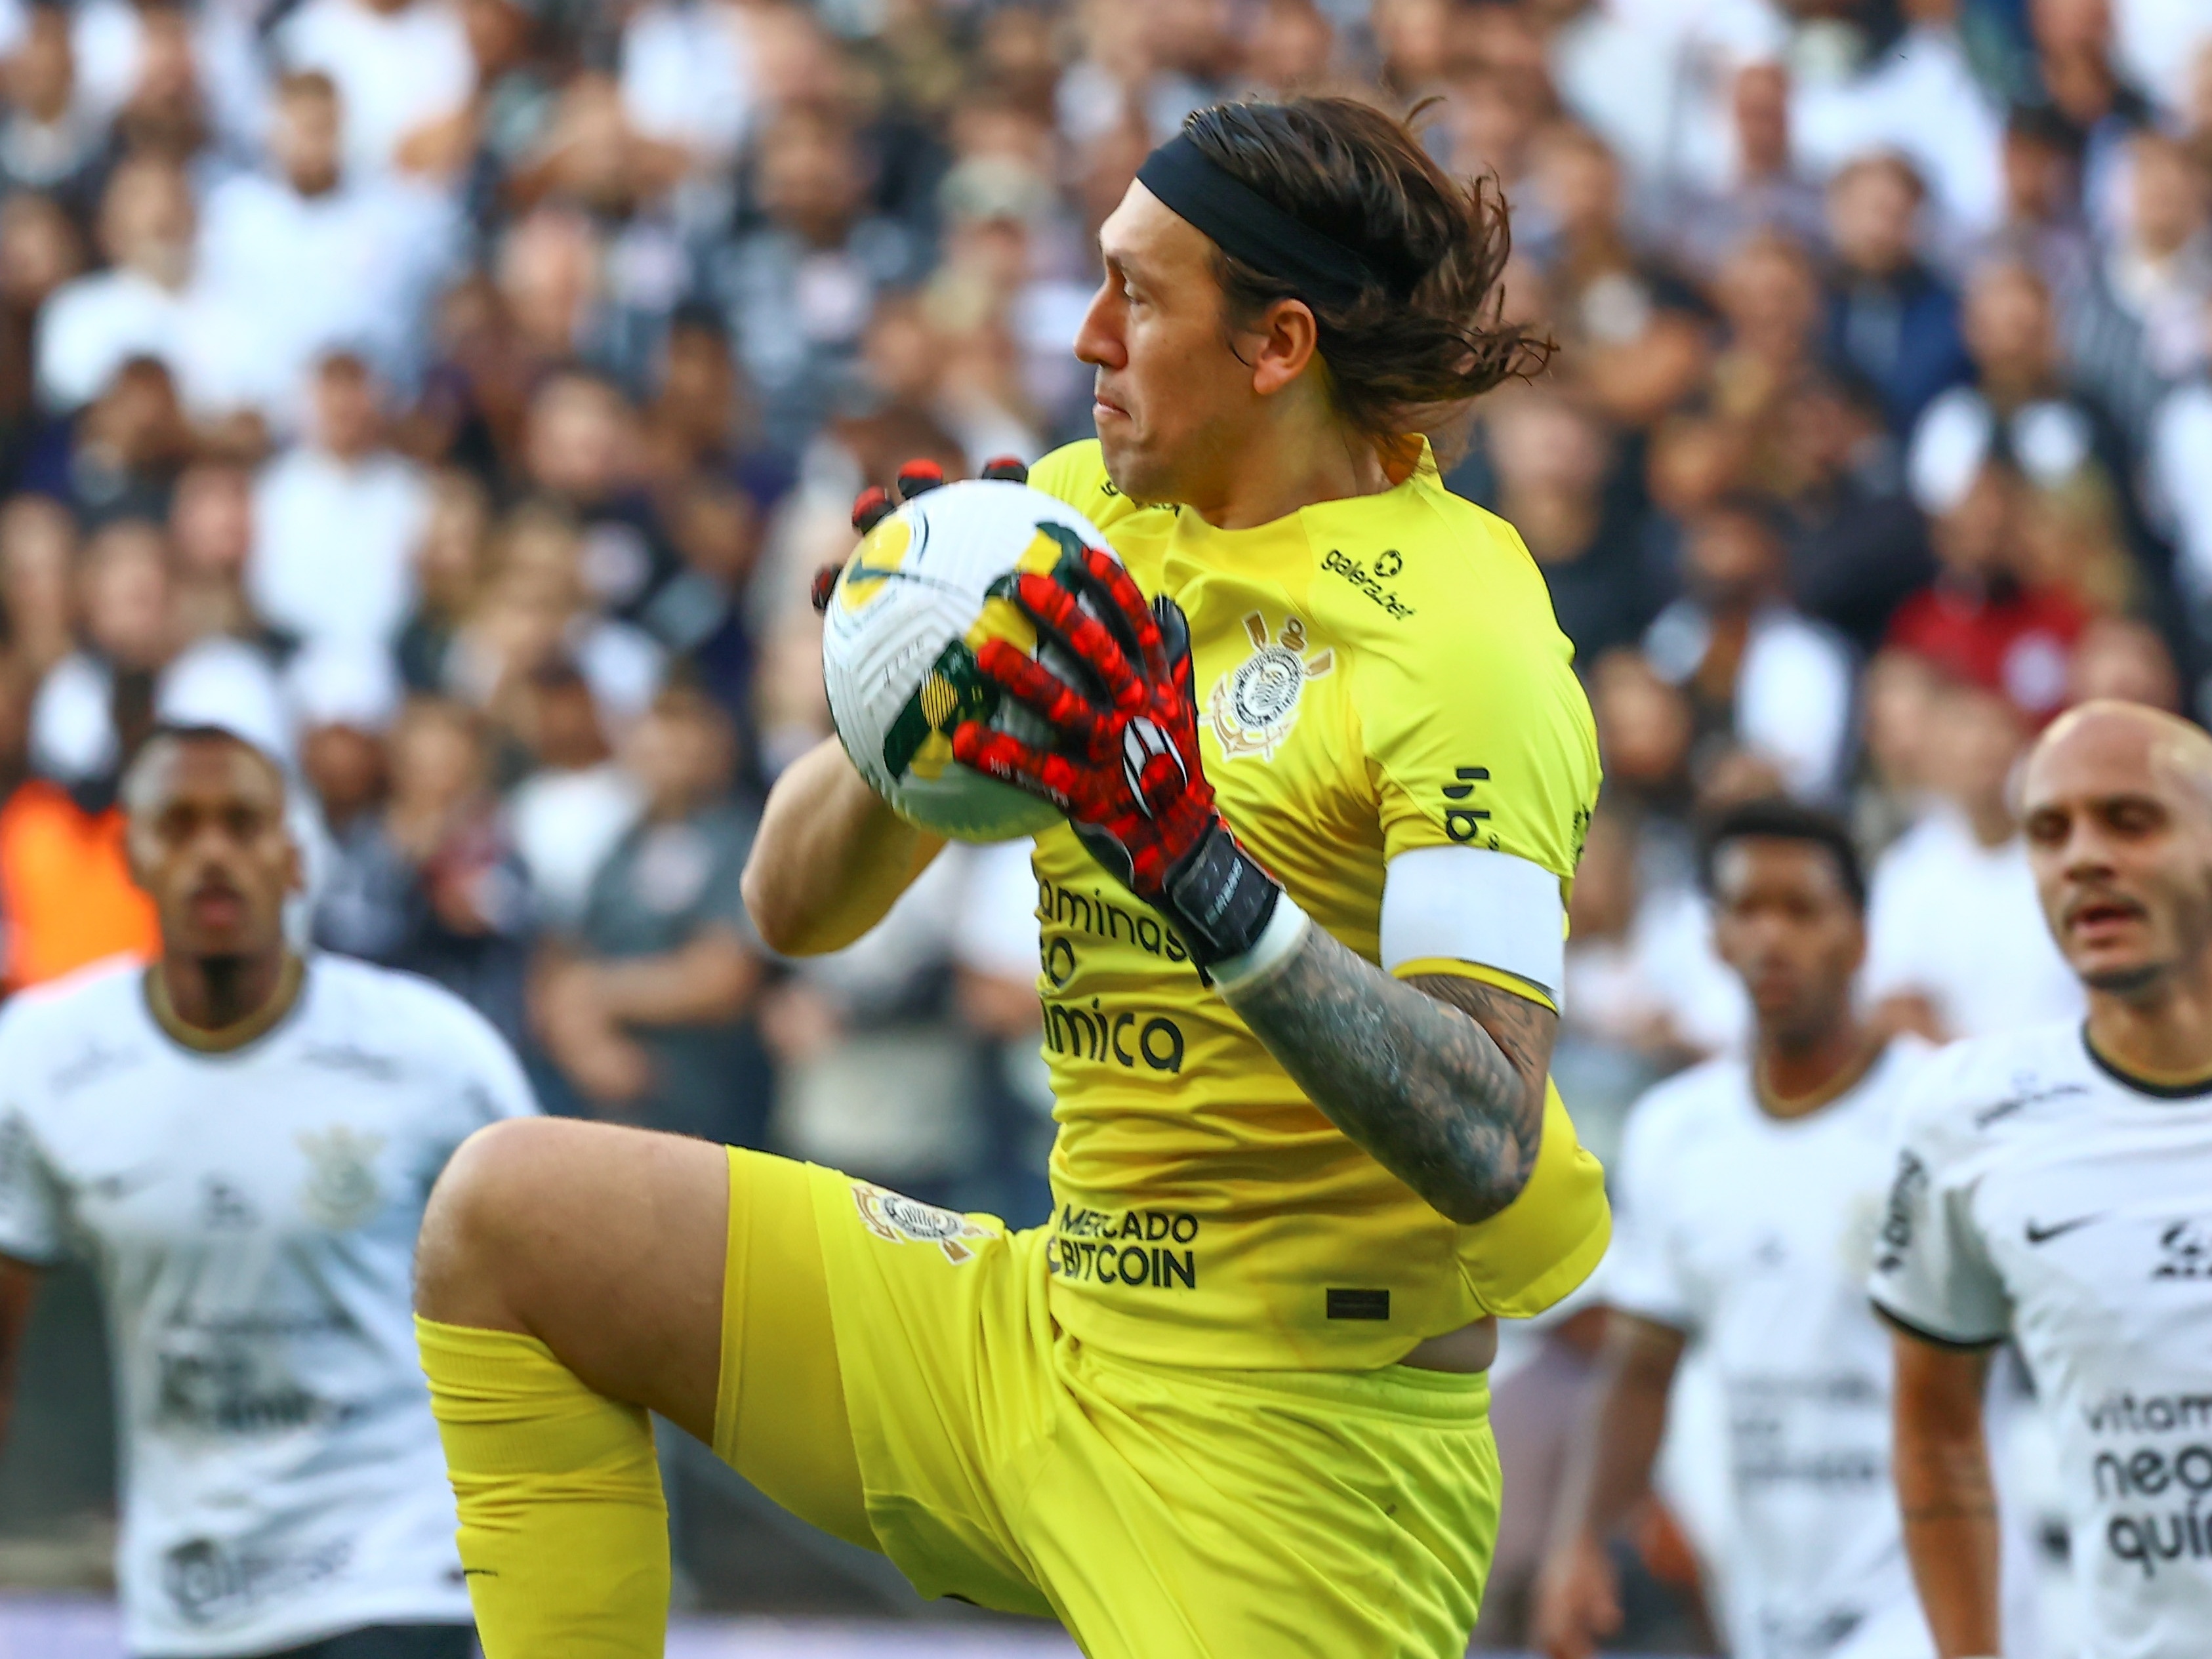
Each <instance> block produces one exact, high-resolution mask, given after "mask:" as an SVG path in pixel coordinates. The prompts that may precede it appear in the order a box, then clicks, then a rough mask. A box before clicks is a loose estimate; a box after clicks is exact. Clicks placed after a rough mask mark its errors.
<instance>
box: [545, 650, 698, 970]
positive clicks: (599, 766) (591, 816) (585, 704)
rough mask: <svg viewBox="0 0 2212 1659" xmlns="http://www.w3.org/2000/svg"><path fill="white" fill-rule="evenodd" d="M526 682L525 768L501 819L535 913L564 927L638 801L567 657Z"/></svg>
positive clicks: (587, 687)
mask: <svg viewBox="0 0 2212 1659" xmlns="http://www.w3.org/2000/svg"><path fill="white" fill-rule="evenodd" d="M527 688H528V689H527V695H526V696H525V698H524V699H523V701H522V703H521V706H520V714H521V720H520V731H519V733H518V735H519V736H520V738H521V740H522V748H523V750H524V752H525V753H526V756H527V758H528V763H529V766H530V770H529V771H528V773H527V774H526V775H525V776H524V777H523V779H522V781H520V783H518V784H516V785H515V786H514V787H513V789H512V790H511V791H509V792H508V794H507V824H508V827H509V829H510V830H511V831H512V832H513V836H514V848H515V851H516V853H517V854H519V855H520V857H521V860H522V865H523V868H524V869H525V870H526V871H527V872H529V875H530V890H531V892H532V895H533V896H535V898H536V900H537V902H538V915H539V916H540V918H541V919H542V920H543V921H544V923H545V925H546V926H547V927H551V928H555V929H557V930H561V931H564V932H565V931H569V930H573V929H574V927H576V925H577V923H578V921H580V918H581V917H582V915H583V914H584V905H585V901H586V898H587V897H588V896H589V894H590V890H591V886H592V878H593V877H594V876H596V875H597V874H598V872H599V866H600V865H601V864H603V863H604V862H605V860H606V857H607V855H608V854H610V853H611V852H612V851H613V850H614V847H615V843H616V842H618V841H620V840H621V839H622V837H623V833H624V832H625V831H627V830H628V829H629V827H630V825H631V824H632V823H635V821H636V819H637V817H638V814H639V812H640V811H642V810H643V807H644V799H643V797H642V795H641V792H640V787H639V784H638V781H637V779H636V777H635V775H634V774H633V773H632V772H631V770H630V769H627V768H625V767H623V766H622V765H620V764H619V763H617V761H616V759H615V756H614V750H613V748H612V746H611V744H609V743H608V741H607V734H606V724H605V721H604V720H601V719H600V717H599V703H598V702H597V700H596V699H595V698H593V696H592V685H591V682H590V681H589V680H587V679H586V678H584V677H583V675H582V674H581V673H580V672H578V671H577V670H576V667H575V665H574V664H573V663H568V662H562V661H555V662H550V663H547V664H545V665H544V666H542V667H540V668H538V669H536V670H534V671H532V673H531V675H530V677H529V679H528V682H527ZM633 742H635V738H633ZM664 747H665V745H664Z"/></svg>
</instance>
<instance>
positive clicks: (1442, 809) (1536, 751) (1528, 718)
mask: <svg viewBox="0 0 2212 1659" xmlns="http://www.w3.org/2000/svg"><path fill="white" fill-rule="evenodd" d="M1467 511H1468V513H1469V514H1470V515H1471V520H1472V521H1471V524H1470V525H1469V526H1468V541H1469V542H1470V543H1472V545H1471V546H1470V547H1469V548H1468V554H1469V556H1467V557H1464V558H1460V559H1454V560H1450V561H1445V560H1442V559H1429V558H1425V559H1424V567H1425V568H1423V569H1422V571H1421V573H1420V574H1421V576H1422V578H1423V580H1422V581H1421V584H1420V588H1419V590H1418V591H1419V595H1420V598H1419V606H1418V611H1417V615H1416V617H1415V619H1414V622H1413V624H1410V625H1408V626H1407V627H1405V628H1403V629H1395V630H1392V632H1391V633H1390V634H1389V635H1388V636H1387V639H1386V640H1385V641H1383V642H1382V643H1383V645H1384V647H1385V648H1383V649H1380V650H1378V651H1376V653H1373V655H1372V656H1371V657H1370V658H1369V659H1367V660H1365V661H1364V662H1363V663H1362V665H1361V670H1360V678H1359V682H1358V686H1357V689H1356V690H1355V692H1354V701H1355V706H1356V708H1357V709H1358V718H1359V721H1360V726H1361V729H1362V732H1363V735H1364V746H1365V749H1366V753H1367V766H1368V771H1369V775H1370V779H1371V781H1372V782H1373V785H1374V787H1375V793H1376V799H1377V800H1378V801H1379V803H1380V805H1381V810H1382V826H1383V857H1384V858H1385V859H1386V860H1387V859H1391V858H1395V857H1396V856H1397V855H1398V854H1401V853H1402V852H1406V851H1407V850H1409V849H1410V848H1417V847H1452V846H1472V847H1480V848H1488V849H1490V850H1491V851H1492V852H1501V853H1507V854H1512V855H1513V856H1514V857H1516V858H1522V859H1527V860H1529V861H1530V862H1532V863H1534V864H1538V865H1541V866H1543V867H1544V868H1545V869H1547V870H1549V871H1550V872H1552V873H1553V874H1554V875H1556V876H1557V877H1559V883H1560V888H1561V891H1562V895H1563V896H1564V894H1565V890H1567V888H1568V886H1569V885H1570V884H1571V882H1572V880H1573V878H1574V871H1575V862H1576V860H1577V859H1579V858H1580V857H1581V856H1582V843H1583V835H1584V834H1585V832H1587V830H1588V829H1589V816H1590V810H1591V808H1592V807H1593V806H1594V805H1595V804H1596V800H1597V786H1598V757H1597V730H1596V726H1595V722H1594V721H1593V720H1591V717H1590V708H1589V699H1588V698H1586V697H1585V696H1583V689H1582V684H1581V682H1580V681H1578V680H1577V678H1575V672H1574V649H1573V647H1572V646H1571V645H1570V644H1569V643H1568V642H1567V639H1566V636H1565V635H1563V634H1561V633H1560V632H1559V624H1558V623H1556V622H1555V621H1554V620H1553V615H1552V605H1551V597H1550V595H1549V594H1548V593H1547V592H1546V591H1545V588H1544V583H1543V579H1542V577H1541V575H1539V574H1537V571H1536V568H1535V564H1534V561H1533V560H1531V559H1530V558H1529V556H1528V553H1527V552H1526V551H1525V550H1523V549H1522V545H1521V538H1519V536H1517V535H1516V534H1515V532H1514V531H1513V529H1512V527H1511V526H1509V525H1507V524H1505V523H1504V521H1503V520H1498V519H1495V518H1492V517H1491V516H1490V515H1489V514H1487V513H1480V512H1479V511H1478V509H1475V508H1473V507H1468V508H1467ZM1455 527H1456V526H1455ZM1406 574H1407V575H1409V576H1410V575H1411V574H1413V571H1412V568H1411V563H1410V561H1409V562H1408V569H1407V573H1406Z"/></svg>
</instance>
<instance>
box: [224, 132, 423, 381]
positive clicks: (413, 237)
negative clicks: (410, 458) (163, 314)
mask: <svg viewBox="0 0 2212 1659" xmlns="http://www.w3.org/2000/svg"><path fill="white" fill-rule="evenodd" d="M458 247H459V221H458V216H456V214H455V213H454V211H453V208H452V206H451V204H449V203H447V201H446V200H445V199H444V198H443V197H440V196H438V195H437V194H436V193H435V192H434V191H428V190H425V189H422V188H421V187H419V186H417V185H412V184H409V183H406V182H404V181H403V180H400V179H392V178H388V177H386V178H371V179H368V180H366V181H365V182H360V183H356V182H352V181H350V180H349V181H348V182H347V183H346V184H344V185H342V186H341V187H340V188H338V189H336V190H333V191H329V192H328V193H326V194H325V195H322V196H315V197H307V196H302V195H301V194H300V193H299V192H298V191H295V190H294V189H293V188H292V187H291V186H290V185H288V184H287V183H285V182H284V181H283V179H276V178H271V177H270V176H269V175H267V174H265V173H237V174H234V175H233V176H232V177H230V178H228V179H225V180H223V181H222V183H221V184H219V185H216V187H215V188H214V189H213V190H212V191H210V192H209V194H208V198H207V206H206V209H205V210H204V213H203V215H202V219H201V226H200V240H199V267H198V269H199V282H200V283H201V284H202V286H203V287H204V288H205V289H206V290H207V291H208V292H209V293H210V294H211V295H215V296H216V298H217V299H218V300H219V301H220V302H221V303H222V305H224V306H225V307H227V308H228V310H229V311H231V312H232V313H236V314H240V315H244V316H248V317H251V318H252V319H253V320H254V337H253V350H254V353H255V354H256V356H257V357H258V360H259V361H258V363H257V364H256V367H255V373H254V375H253V380H254V381H255V384H256V385H257V386H258V387H259V388H261V389H262V391H263V401H264V404H267V405H269V406H271V407H272V408H273V409H274V410H276V411H277V412H279V413H282V414H283V415H285V416H288V417H289V416H291V415H292V414H293V413H294V412H295V410H297V408H298V407H299V406H300V405H301V402H302V400H303V399H304V397H305V394H306V391H307V386H306V380H307V374H308V371H309V369H310V368H312V366H313V361H314V358H315V356H316V354H317V353H319V352H321V351H325V350H332V349H347V350H352V351H357V352H361V353H363V354H365V355H366V356H368V358H369V359H370V360H371V362H372V364H373V366H374V368H377V369H378V370H379V371H380V373H381V374H384V375H385V376H386V379H387V380H392V381H393V382H394V383H395V384H397V385H398V386H402V387H403V388H404V387H405V386H408V385H409V384H410V383H411V381H412V379H413V376H414V374H415V371H416V368H417V367H418V364H417V362H416V360H417V359H418V358H419V357H420V356H421V354H422V349H423V343H424V339H425V336H426V330H425V328H424V325H423V322H424V316H425V313H426V312H427V311H428V307H429V306H430V303H431V301H432V298H433V296H434V295H435V292H436V290H437V289H438V287H439V285H440V283H441V281H442V279H443V278H444V276H446V275H447V272H448V271H449V270H450V269H451V267H452V264H453V256H454V253H455V251H456V250H457V248H458ZM288 423H289V420H288Z"/></svg>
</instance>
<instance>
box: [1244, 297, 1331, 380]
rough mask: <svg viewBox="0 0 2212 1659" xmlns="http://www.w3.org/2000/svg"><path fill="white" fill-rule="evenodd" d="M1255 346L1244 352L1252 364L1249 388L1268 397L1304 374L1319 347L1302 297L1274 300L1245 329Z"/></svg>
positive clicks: (1315, 327)
mask: <svg viewBox="0 0 2212 1659" xmlns="http://www.w3.org/2000/svg"><path fill="white" fill-rule="evenodd" d="M1247 337H1248V338H1250V339H1253V340H1255V341H1256V342H1257V343H1258V344H1257V349H1256V350H1254V351H1251V352H1249V354H1247V355H1246V357H1245V361H1246V362H1249V363H1250V364H1251V365H1252V390H1253V391H1254V392H1257V393H1259V395H1260V396H1261V397H1262V398H1272V397H1273V396H1274V395H1275V394H1276V393H1277V392H1280V391H1282V390H1283V389H1284V388H1285V386H1289V385H1290V384H1291V382H1292V381H1294V380H1297V378H1298V376H1299V375H1301V374H1304V373H1305V372H1306V369H1307V368H1308V366H1309V365H1310V364H1311V363H1312V362H1313V360H1314V356H1315V354H1316V351H1318V350H1319V349H1320V344H1321V331H1320V327H1319V325H1317V324H1316V323H1315V321H1314V314H1313V308H1312V307H1310V306H1309V305H1307V304H1306V302H1305V301H1304V300H1278V301H1275V302H1274V303H1273V304H1272V305H1270V306H1269V307H1267V310H1266V311H1264V312H1262V313H1261V315H1260V319H1259V320H1258V322H1256V323H1255V324H1254V325H1253V326H1252V327H1251V328H1250V329H1249V331H1247Z"/></svg>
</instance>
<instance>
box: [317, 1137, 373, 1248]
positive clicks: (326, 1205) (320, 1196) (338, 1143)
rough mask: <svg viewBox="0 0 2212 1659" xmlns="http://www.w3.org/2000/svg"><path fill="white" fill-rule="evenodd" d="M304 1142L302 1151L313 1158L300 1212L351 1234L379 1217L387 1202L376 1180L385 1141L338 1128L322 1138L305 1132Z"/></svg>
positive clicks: (334, 1229)
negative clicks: (378, 1155)
mask: <svg viewBox="0 0 2212 1659" xmlns="http://www.w3.org/2000/svg"><path fill="white" fill-rule="evenodd" d="M298 1139H299V1143H300V1150H301V1152H305V1153H306V1154H307V1182H306V1183H305V1184H304V1185H303V1186H302V1187H301V1189H300V1207H301V1209H302V1210H304V1211H306V1212H307V1218H308V1219H309V1220H310V1221H313V1222H314V1223H316V1224H317V1225H320V1226H325V1227H328V1228H330V1229H331V1231H334V1232H345V1231H349V1230H351V1229H352V1228H355V1227H358V1226H359V1225H361V1224H362V1222H364V1221H366V1220H368V1218H369V1217H371V1216H372V1215H374V1214H375V1213H376V1208H377V1205H378V1204H379V1202H380V1200H382V1198H383V1196H384V1194H383V1192H382V1190H381V1189H380V1187H379V1186H378V1184H377V1179H376V1155H377V1153H379V1152H381V1151H383V1150H384V1137H383V1136H382V1135H372V1134H357V1133H355V1132H354V1131H353V1130H351V1129H349V1128H347V1127H345V1126H344V1125H343V1124H337V1125H334V1126H333V1127H331V1129H329V1130H328V1131H327V1132H325V1133H322V1134H315V1133H312V1132H310V1131H307V1130H302V1131H301V1133H300V1135H299V1137H298Z"/></svg>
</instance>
